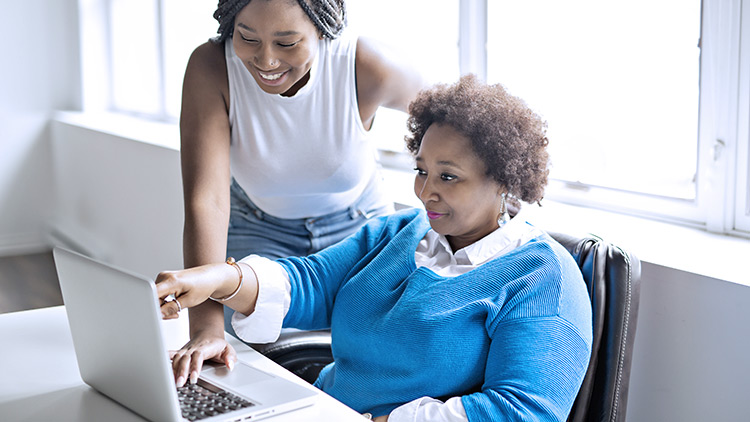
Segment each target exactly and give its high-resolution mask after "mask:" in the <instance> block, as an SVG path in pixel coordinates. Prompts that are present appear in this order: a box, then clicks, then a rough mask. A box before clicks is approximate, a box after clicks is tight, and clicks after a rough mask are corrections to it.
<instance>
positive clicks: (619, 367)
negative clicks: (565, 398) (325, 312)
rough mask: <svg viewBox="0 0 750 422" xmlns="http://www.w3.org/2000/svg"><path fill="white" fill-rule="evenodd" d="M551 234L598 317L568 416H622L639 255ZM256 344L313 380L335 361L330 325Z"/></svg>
mask: <svg viewBox="0 0 750 422" xmlns="http://www.w3.org/2000/svg"><path fill="white" fill-rule="evenodd" d="M550 235H551V236H552V237H553V238H554V239H555V240H557V241H558V242H559V243H560V244H561V245H563V246H564V247H565V248H566V249H567V250H568V252H570V254H571V255H572V256H573V258H574V259H575V260H576V262H577V263H578V266H579V267H580V268H581V273H582V274H583V279H584V281H585V282H586V285H587V286H588V291H589V296H590V298H591V307H592V311H593V312H592V313H593V317H594V318H593V319H594V324H593V326H594V337H593V346H592V351H591V361H590V362H589V367H588V370H587V371H586V376H585V377H584V380H583V384H582V386H581V389H580V391H579V392H578V396H577V397H576V400H575V403H574V404H573V408H572V410H571V412H570V416H569V417H568V421H570V422H584V421H585V422H594V421H596V422H600V421H601V422H604V421H606V422H624V421H625V412H626V410H627V401H628V383H629V380H630V367H631V362H632V355H633V342H634V339H635V328H636V322H637V318H638V298H639V294H640V279H641V264H640V261H639V260H638V259H637V258H636V257H635V256H633V255H632V254H629V253H627V252H625V251H623V250H622V249H620V248H618V247H616V246H614V245H611V244H609V243H607V242H605V241H603V240H601V239H599V238H596V237H585V238H576V237H572V236H569V235H565V234H561V233H550ZM256 348H257V349H258V350H259V351H260V352H261V353H263V354H264V355H266V356H267V357H269V358H270V359H272V360H274V361H275V362H277V363H278V364H280V365H281V366H283V367H285V368H287V369H288V370H290V371H292V372H293V373H295V374H297V375H298V376H300V377H301V378H303V379H305V380H306V381H308V382H310V383H312V382H314V381H315V379H316V378H317V376H318V373H319V372H320V370H321V369H322V368H323V367H324V366H325V365H327V364H328V363H330V362H332V361H333V357H332V356H331V337H330V332H328V331H297V332H285V333H283V334H282V335H281V337H280V338H279V340H278V341H277V342H275V343H273V344H268V345H256Z"/></svg>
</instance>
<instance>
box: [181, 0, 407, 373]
mask: <svg viewBox="0 0 750 422" xmlns="http://www.w3.org/2000/svg"><path fill="white" fill-rule="evenodd" d="M214 17H215V18H216V19H217V20H218V21H219V30H218V33H219V35H218V36H217V37H215V38H214V39H212V40H210V41H209V42H206V43H205V44H203V45H201V46H199V47H198V48H196V50H195V51H194V52H193V54H192V56H191V57H190V60H189V62H188V66H187V70H186V72H185V80H184V84H183V95H182V114H181V116H180V132H181V142H182V147H181V158H182V177H183V189H184V198H185V199H184V201H185V226H184V235H183V254H184V264H185V267H186V268H191V267H195V266H199V265H204V264H208V263H216V262H223V261H224V260H225V259H226V257H227V256H236V257H244V256H246V255H249V254H258V255H261V256H265V257H268V258H280V257H285V256H301V255H307V254H310V253H313V252H317V251H318V250H320V249H323V248H325V247H326V246H328V245H331V244H333V243H336V242H337V241H339V240H341V239H343V238H344V237H346V236H348V235H349V234H351V233H353V232H354V231H356V230H357V229H358V228H359V226H361V225H362V224H363V223H364V222H365V221H366V219H367V218H369V217H371V216H374V215H382V214H386V213H388V212H389V211H390V210H391V205H390V204H389V201H387V200H386V198H385V197H384V195H383V194H382V188H381V186H380V184H381V180H380V177H379V175H378V171H377V163H376V155H375V148H374V146H373V145H371V143H370V142H368V141H367V139H366V135H367V131H368V130H369V129H370V127H371V125H372V122H373V120H374V118H375V112H376V111H377V109H378V107H380V106H384V107H389V108H393V109H397V110H402V111H406V109H407V106H408V104H409V102H410V101H411V99H412V98H414V97H415V96H416V93H417V92H418V91H419V89H420V88H421V86H422V82H421V78H420V77H419V76H418V74H417V73H416V72H414V71H412V70H411V69H409V68H406V67H404V66H403V65H402V63H401V62H399V61H395V60H389V59H388V58H387V57H386V56H385V55H384V54H383V52H382V51H381V50H380V49H378V48H377V46H376V45H375V44H373V43H372V42H369V41H367V40H364V39H349V38H346V37H339V36H340V35H341V33H342V31H343V29H344V27H345V24H346V11H345V5H344V1H343V0H252V1H251V0H220V1H219V5H218V8H217V10H216V12H215V13H214ZM261 294H263V293H262V292H261ZM221 299H222V298H219V300H217V301H207V302H205V303H203V304H201V305H200V306H197V307H195V308H193V309H190V338H191V340H190V341H189V342H188V343H187V344H186V345H185V346H183V348H182V349H181V350H179V351H177V352H176V353H175V355H174V357H173V358H174V365H175V366H177V365H184V364H185V363H189V366H190V369H191V371H190V372H191V374H192V373H196V374H197V372H198V371H199V370H200V368H201V366H202V362H203V360H205V359H214V360H217V361H220V362H223V363H225V364H227V365H229V366H231V365H233V363H234V361H235V359H236V356H235V352H234V350H233V349H232V347H231V346H230V345H229V344H228V343H227V342H226V341H225V340H224V328H225V327H224V317H223V306H222V304H221V303H220V300H221ZM269 341H273V339H270V340H269Z"/></svg>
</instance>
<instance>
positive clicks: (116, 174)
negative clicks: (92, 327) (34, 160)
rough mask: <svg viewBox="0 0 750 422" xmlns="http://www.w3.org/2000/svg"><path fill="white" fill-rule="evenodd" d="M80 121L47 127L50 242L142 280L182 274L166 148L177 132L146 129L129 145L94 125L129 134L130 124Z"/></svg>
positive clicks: (60, 119) (62, 117) (171, 155)
mask: <svg viewBox="0 0 750 422" xmlns="http://www.w3.org/2000/svg"><path fill="white" fill-rule="evenodd" d="M81 116H83V115H79V114H73V113H59V114H58V115H57V116H56V119H55V120H54V121H53V122H52V143H53V148H52V150H53V156H54V187H55V192H56V203H57V205H56V208H55V215H54V217H53V218H52V219H51V221H50V223H51V224H50V228H51V230H50V234H51V237H52V239H53V241H54V242H55V243H57V244H61V245H65V246H68V247H71V248H73V249H77V250H78V251H79V252H82V253H84V254H86V255H88V256H92V257H95V258H98V259H101V260H103V261H105V262H109V263H112V264H115V265H117V266H120V267H123V268H126V269H128V270H130V271H135V272H137V273H139V274H142V275H145V276H148V277H155V276H156V274H157V273H158V272H159V271H162V270H174V269H180V268H182V222H183V218H184V217H183V215H184V214H183V203H182V181H181V172H180V154H179V151H178V150H177V149H176V148H174V147H168V146H165V144H171V145H178V144H179V140H178V137H179V134H178V131H177V128H176V127H175V126H174V125H166V124H159V123H152V124H149V125H145V128H144V129H145V131H146V132H148V133H146V134H142V135H143V136H137V137H135V139H139V140H135V139H134V137H124V136H122V134H119V135H115V134H110V133H106V132H105V131H102V130H101V129H99V128H98V127H97V126H110V127H113V126H118V127H121V128H122V130H121V132H128V131H131V132H132V129H133V127H134V126H144V125H142V124H140V125H133V124H131V123H132V121H134V120H135V119H132V118H125V117H123V118H112V117H111V116H108V115H97V116H91V115H85V118H84V119H82V118H81ZM82 120H83V121H82ZM135 135H138V134H137V133H135V134H134V136H135ZM154 138H156V139H154ZM140 139H144V140H151V141H152V142H143V141H141V140H140Z"/></svg>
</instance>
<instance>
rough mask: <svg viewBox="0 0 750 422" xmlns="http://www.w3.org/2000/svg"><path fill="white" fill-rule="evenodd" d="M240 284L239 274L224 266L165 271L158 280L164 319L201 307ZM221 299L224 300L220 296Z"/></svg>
mask: <svg viewBox="0 0 750 422" xmlns="http://www.w3.org/2000/svg"><path fill="white" fill-rule="evenodd" d="M237 283H238V275H237V271H236V270H235V269H234V268H232V266H230V265H227V264H225V263H221V264H208V265H201V266H200V267H195V268H189V269H187V270H182V271H163V272H161V273H159V275H158V276H157V277H156V292H157V294H158V296H159V299H160V300H161V303H162V305H161V315H162V318H164V319H174V318H177V317H178V316H179V312H180V311H181V310H182V309H186V308H192V307H193V306H196V305H200V304H201V303H203V302H205V301H206V299H208V297H209V296H214V295H215V294H216V293H217V292H221V291H222V290H223V288H224V286H225V285H234V286H236V285H237ZM229 288H230V289H231V288H232V287H229ZM230 293H231V292H230ZM214 297H216V296H214ZM219 297H222V296H221V293H219ZM172 299H174V300H172Z"/></svg>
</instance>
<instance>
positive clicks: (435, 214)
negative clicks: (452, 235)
mask: <svg viewBox="0 0 750 422" xmlns="http://www.w3.org/2000/svg"><path fill="white" fill-rule="evenodd" d="M444 215H445V214H442V213H439V212H434V211H427V217H429V218H430V220H436V219H438V218H440V217H442V216H444Z"/></svg>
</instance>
